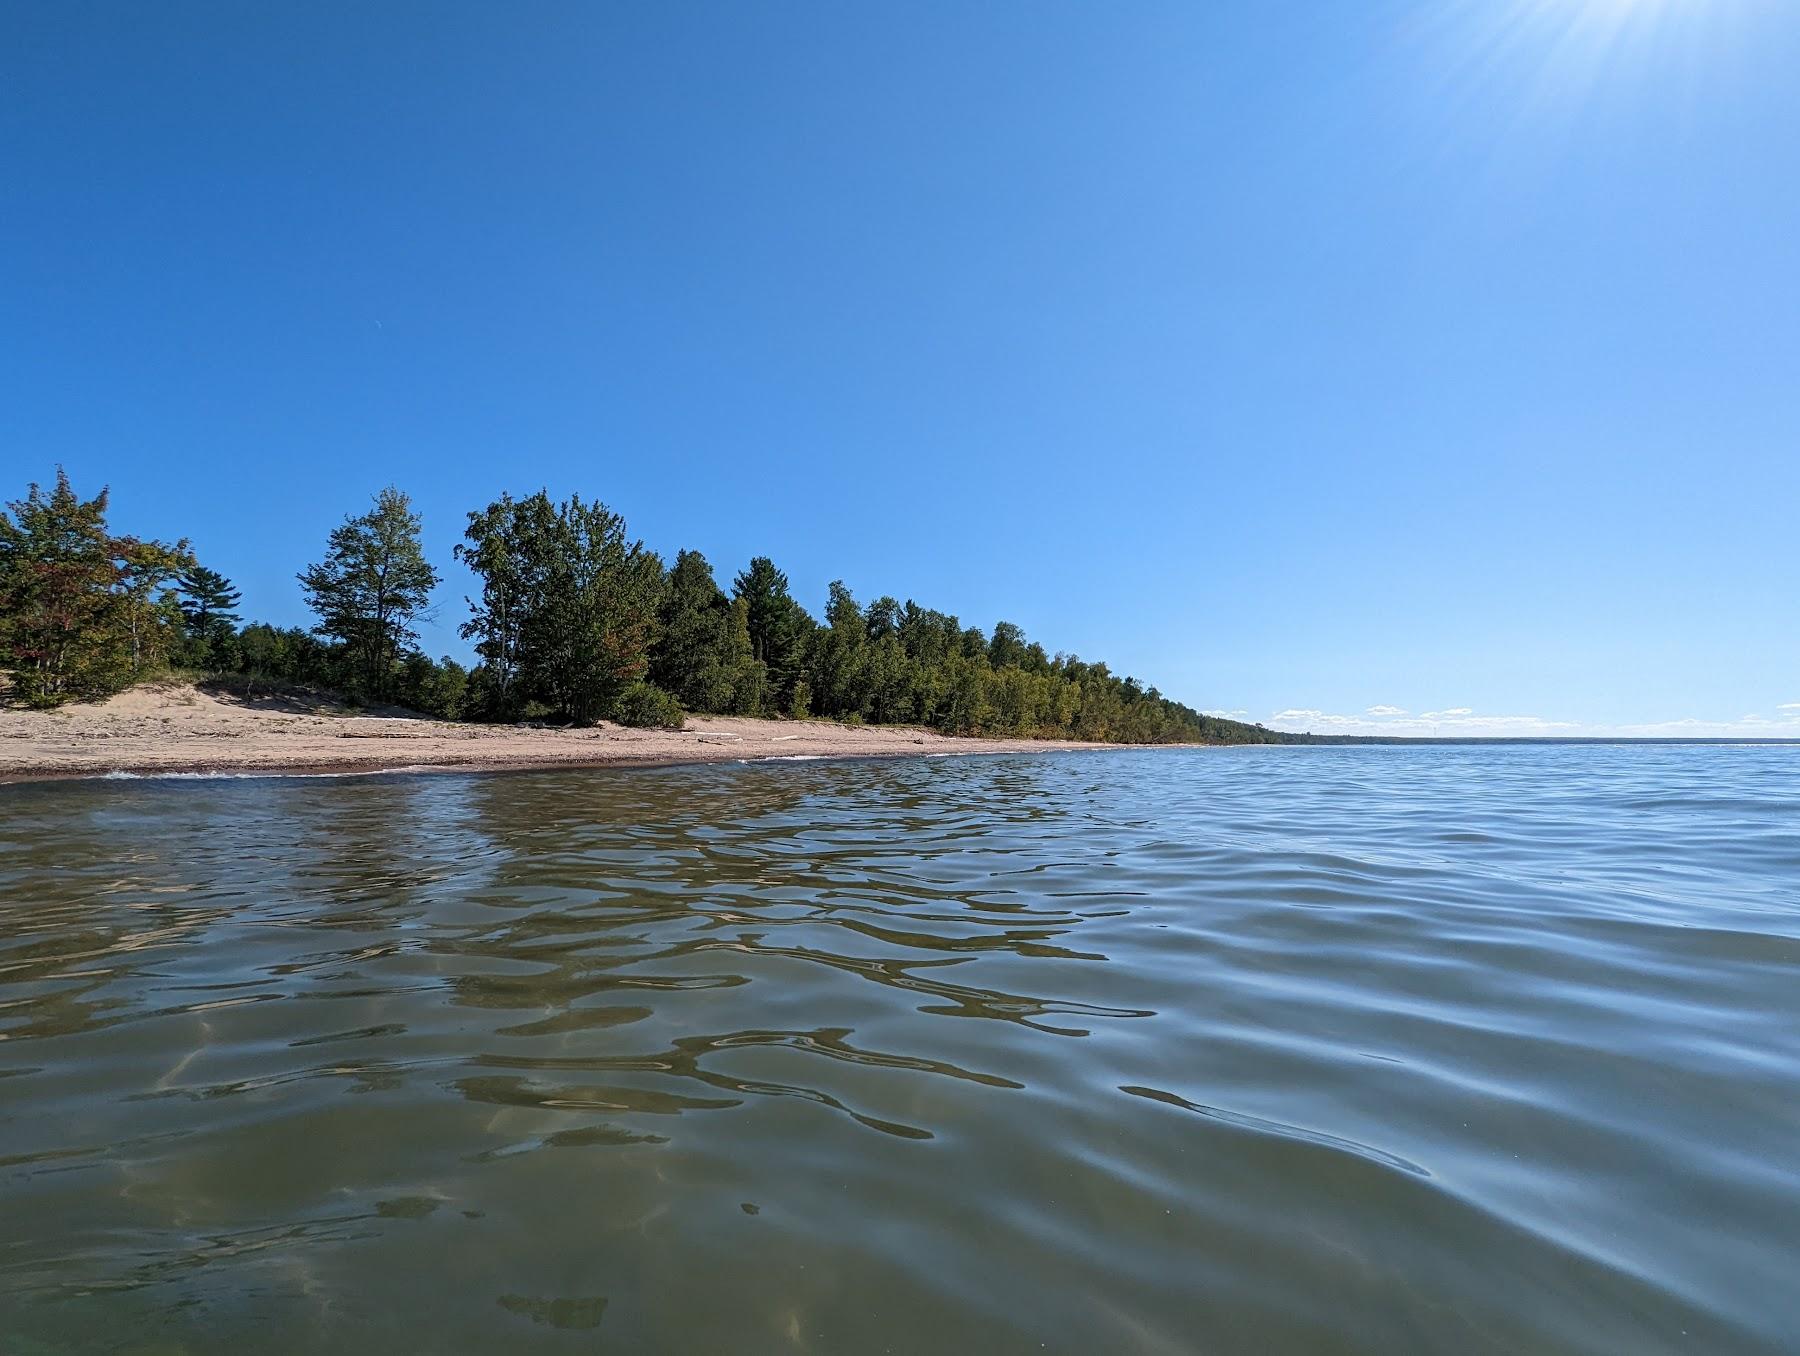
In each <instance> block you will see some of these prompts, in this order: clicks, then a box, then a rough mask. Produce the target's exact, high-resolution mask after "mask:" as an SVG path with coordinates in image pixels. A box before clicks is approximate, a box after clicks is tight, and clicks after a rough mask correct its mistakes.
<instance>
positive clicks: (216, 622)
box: [176, 564, 243, 665]
mask: <svg viewBox="0 0 1800 1356" xmlns="http://www.w3.org/2000/svg"><path fill="white" fill-rule="evenodd" d="M176 584H177V587H178V588H179V590H180V606H181V619H182V624H183V626H184V627H185V629H186V632H187V641H188V652H189V654H190V655H191V656H192V658H191V659H190V660H189V662H191V663H200V664H208V665H210V664H214V663H217V662H218V660H219V659H220V657H221V656H222V655H223V652H224V650H225V648H226V646H227V645H228V644H229V642H230V641H231V639H232V637H234V636H235V635H236V634H237V624H238V621H239V620H240V618H239V616H238V613H237V606H238V603H239V602H240V601H241V599H242V597H243V595H242V594H241V593H240V592H239V591H238V590H237V589H236V588H234V587H233V586H232V583H231V581H230V580H229V579H227V578H226V577H225V576H224V575H222V574H220V573H219V572H218V571H217V570H209V569H208V568H207V567H206V566H204V565H199V564H190V565H189V566H188V567H187V568H186V569H184V570H182V571H181V573H180V574H179V575H177V576H176Z"/></svg>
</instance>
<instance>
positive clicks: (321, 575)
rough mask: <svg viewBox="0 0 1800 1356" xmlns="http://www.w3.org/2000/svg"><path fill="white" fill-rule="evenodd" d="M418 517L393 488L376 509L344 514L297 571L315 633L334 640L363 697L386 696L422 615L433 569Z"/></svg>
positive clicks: (434, 579)
mask: <svg viewBox="0 0 1800 1356" xmlns="http://www.w3.org/2000/svg"><path fill="white" fill-rule="evenodd" d="M419 529H420V522H419V515H418V514H416V513H414V512H413V511H412V501H411V500H410V499H408V498H407V496H406V495H404V494H402V493H401V492H400V491H399V490H397V489H395V488H394V487H393V486H391V485H390V486H388V488H387V489H385V490H383V491H382V492H381V493H380V494H378V495H377V496H376V497H375V506H374V507H373V508H372V509H370V510H369V511H368V512H367V513H364V514H362V515H361V516H358V517H351V518H346V519H345V520H344V522H343V524H342V526H340V527H337V528H334V529H333V530H332V533H331V536H330V537H329V538H328V540H327V543H326V551H325V559H324V560H322V561H321V562H319V563H318V564H317V565H309V566H307V568H306V569H305V570H304V571H302V572H301V574H300V575H299V579H300V585H301V588H302V589H303V590H304V591H305V595H306V605H307V606H308V607H310V608H311V609H312V610H313V611H314V612H315V613H317V614H318V617H319V624H318V626H317V627H316V628H314V629H315V630H316V631H317V632H318V634H320V635H322V636H329V637H331V638H332V639H333V640H336V641H337V642H339V643H340V644H341V645H342V646H343V647H344V650H345V652H346V655H347V658H348V660H349V665H348V667H347V670H346V674H345V676H346V678H347V679H348V680H349V684H350V686H351V688H352V690H354V691H356V692H358V693H360V694H361V695H364V696H368V697H372V698H375V699H377V700H386V699H388V698H389V697H391V696H392V695H393V692H394V687H395V682H396V671H397V669H398V668H399V665H400V662H401V660H402V659H403V658H404V657H405V656H406V654H407V653H408V652H409V651H410V650H411V649H412V648H413V644H414V642H415V641H416V640H417V639H418V633H417V632H416V631H415V630H414V629H413V623H414V622H415V621H417V620H419V619H421V618H422V617H424V616H426V615H427V613H426V608H427V605H428V604H429V602H430V599H431V591H432V589H434V588H436V587H437V583H438V574H437V571H436V570H435V569H433V568H432V566H431V564H430V563H429V562H428V561H427V560H426V559H425V551H424V548H423V546H422V545H421V544H420V541H419Z"/></svg>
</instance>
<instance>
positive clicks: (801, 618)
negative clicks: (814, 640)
mask: <svg viewBox="0 0 1800 1356" xmlns="http://www.w3.org/2000/svg"><path fill="white" fill-rule="evenodd" d="M733 593H734V595H735V596H736V597H738V598H741V599H743V601H744V603H745V604H746V606H747V607H748V609H749V611H748V616H747V620H748V624H749V631H750V652H751V656H752V657H753V658H755V659H757V660H759V661H761V663H762V664H763V665H764V667H765V668H766V669H767V672H768V685H769V696H768V700H769V703H770V704H771V705H772V706H773V707H774V708H775V709H776V710H781V711H785V710H787V709H788V707H789V706H790V705H791V704H792V702H793V696H794V684H795V683H797V682H798V681H799V680H800V678H801V676H802V673H803V669H804V665H805V659H806V638H807V634H808V633H809V632H810V631H811V630H812V629H813V620H812V618H811V617H809V616H807V615H806V610H805V609H804V608H802V607H801V606H800V604H799V603H797V602H795V601H794V598H793V595H792V594H790V593H789V592H788V578H787V576H786V575H785V574H783V573H782V572H781V571H780V570H778V569H776V568H775V562H774V561H772V560H770V559H769V558H768V557H767V556H758V557H756V559H754V560H752V561H751V562H750V568H749V569H747V570H745V571H744V572H743V573H742V574H740V575H739V576H738V577H737V579H736V580H735V581H733Z"/></svg>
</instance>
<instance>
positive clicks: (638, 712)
mask: <svg viewBox="0 0 1800 1356" xmlns="http://www.w3.org/2000/svg"><path fill="white" fill-rule="evenodd" d="M613 719H614V720H616V721H618V722H619V724H621V725H632V726H636V727H639V728H641V729H653V730H679V729H680V728H681V727H682V726H683V725H684V724H686V723H687V712H685V711H683V710H682V709H681V703H680V702H678V701H676V700H675V698H674V697H673V696H671V695H670V694H669V693H667V692H664V691H663V690H662V689H661V688H660V687H657V686H656V685H655V684H653V683H646V682H644V681H643V680H642V679H639V680H638V681H637V682H635V683H630V684H628V685H627V686H626V687H625V689H624V690H623V691H622V692H620V693H619V696H618V699H617V700H616V701H614V702H613Z"/></svg>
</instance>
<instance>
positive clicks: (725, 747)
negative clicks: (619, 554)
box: [0, 684, 1116, 781]
mask: <svg viewBox="0 0 1800 1356" xmlns="http://www.w3.org/2000/svg"><path fill="white" fill-rule="evenodd" d="M1106 747H1116V746H1110V745H1100V744H1082V743H1076V742H1071V741H1055V740H1009V739H963V738H956V737H952V736H947V735H940V734H937V733H935V732H934V731H931V730H922V729H914V728H910V727H903V726H850V725H839V724H836V723H833V722H828V721H793V720H754V719H747V718H743V717H733V716H694V717H690V718H689V720H688V723H687V726H686V728H684V729H681V730H632V729H626V728H624V727H622V726H617V725H602V726H599V727H597V728H595V729H591V730H568V729H540V728H535V727H530V726H495V725H459V724H455V723H452V722H448V721H437V720H427V719H422V718H420V717H417V716H413V715H406V714H367V713H349V712H344V711H341V710H337V709H334V708H332V707H330V706H328V705H325V704H323V703H319V702H316V701H305V700H296V699H294V698H292V697H270V698H262V699H246V698H241V697H234V696H229V695H223V694H218V693H213V692H206V691H201V690H199V689H196V688H194V687H192V686H190V685H187V684H162V685H156V686H148V687H141V688H136V689H133V690H132V691H130V692H125V693H121V694H120V695H119V696H117V697H114V698H112V699H111V700H109V701H106V702H102V703H98V704H94V705H84V706H69V707H64V708H63V709H61V710H59V711H53V712H37V711H13V710H0V779H3V780H7V781H22V780H37V779H42V778H52V777H93V776H104V775H106V774H107V773H137V774H139V775H147V776H149V775H156V774H169V773H181V772H187V773H229V772H252V773H281V772H296V773H297V772H376V771H383V770H397V769H410V768H473V769H480V768H490V769H501V768H527V767H650V766H657V765H664V764H673V763H709V762H731V761H736V760H740V759H770V758H785V759H808V758H868V757H898V756H906V755H912V756H917V755H921V754H933V753H936V754H947V753H957V754H967V753H1020V752H1031V751H1044V750H1059V749H1084V748H1106Z"/></svg>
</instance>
